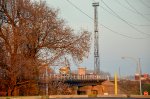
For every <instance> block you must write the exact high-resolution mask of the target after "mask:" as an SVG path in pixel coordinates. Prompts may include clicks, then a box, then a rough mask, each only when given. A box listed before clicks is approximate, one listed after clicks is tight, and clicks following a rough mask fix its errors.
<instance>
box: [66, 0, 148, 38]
mask: <svg viewBox="0 0 150 99" xmlns="http://www.w3.org/2000/svg"><path fill="white" fill-rule="evenodd" d="M66 1H67V2H68V3H69V4H71V5H72V6H73V7H74V8H76V9H77V10H78V11H80V12H81V13H82V14H84V15H85V16H87V17H88V18H89V19H91V20H92V21H93V20H94V19H93V18H92V17H91V16H89V15H88V14H86V13H85V12H84V11H82V10H81V9H80V8H79V7H77V6H76V5H75V4H73V3H72V2H71V1H69V0H66ZM100 25H101V26H103V27H104V28H106V29H107V30H109V31H111V32H112V33H115V34H117V35H120V36H123V37H126V38H130V39H145V38H146V37H145V38H134V37H131V36H127V35H124V34H121V33H119V32H117V31H114V30H112V29H110V28H109V27H107V26H105V25H103V24H100Z"/></svg>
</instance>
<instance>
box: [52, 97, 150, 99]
mask: <svg viewBox="0 0 150 99" xmlns="http://www.w3.org/2000/svg"><path fill="white" fill-rule="evenodd" d="M50 99H52V98H50ZM54 99H57V98H54ZM59 99H150V98H146V97H143V98H141V97H140V98H139V97H138V98H126V97H95V98H92V97H90V98H59Z"/></svg>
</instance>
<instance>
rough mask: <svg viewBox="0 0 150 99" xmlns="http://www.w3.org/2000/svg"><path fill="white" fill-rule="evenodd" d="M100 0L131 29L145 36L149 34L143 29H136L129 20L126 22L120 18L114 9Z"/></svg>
mask: <svg viewBox="0 0 150 99" xmlns="http://www.w3.org/2000/svg"><path fill="white" fill-rule="evenodd" d="M101 1H102V2H103V4H104V5H105V6H106V7H107V8H108V9H109V10H111V11H112V12H113V13H114V14H115V16H116V17H117V18H118V19H120V20H122V21H123V22H124V23H126V24H127V25H128V26H130V27H131V28H132V29H134V30H135V31H137V32H139V33H140V34H145V35H147V36H150V34H147V33H145V32H143V31H140V30H138V29H137V28H135V27H134V26H132V25H131V24H130V23H129V22H127V21H126V20H124V19H123V18H121V17H120V16H119V15H118V14H117V13H116V12H115V11H113V10H112V9H111V8H110V7H109V6H108V5H107V4H106V3H105V2H104V1H103V0H101Z"/></svg>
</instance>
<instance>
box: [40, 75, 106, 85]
mask: <svg viewBox="0 0 150 99" xmlns="http://www.w3.org/2000/svg"><path fill="white" fill-rule="evenodd" d="M40 80H41V82H43V83H46V82H48V81H49V80H52V81H64V82H65V83H67V84H69V85H72V86H86V85H97V84H101V83H102V82H103V81H105V80H108V77H107V76H105V75H95V74H90V75H89V74H87V75H77V74H76V75H63V74H50V75H48V76H47V77H46V76H41V77H40Z"/></svg>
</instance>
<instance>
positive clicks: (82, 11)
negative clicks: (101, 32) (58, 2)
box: [66, 0, 93, 20]
mask: <svg viewBox="0 0 150 99" xmlns="http://www.w3.org/2000/svg"><path fill="white" fill-rule="evenodd" d="M66 1H67V2H68V3H69V4H71V5H72V6H73V7H74V8H76V9H77V10H79V11H80V12H81V13H83V14H84V15H86V16H87V17H89V18H90V19H92V20H93V18H92V17H90V16H89V15H88V14H86V13H85V12H84V11H82V10H81V9H80V8H79V7H77V6H76V5H75V4H73V3H72V2H71V1H69V0H66Z"/></svg>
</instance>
